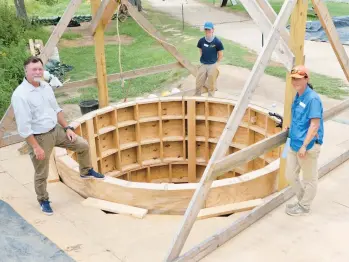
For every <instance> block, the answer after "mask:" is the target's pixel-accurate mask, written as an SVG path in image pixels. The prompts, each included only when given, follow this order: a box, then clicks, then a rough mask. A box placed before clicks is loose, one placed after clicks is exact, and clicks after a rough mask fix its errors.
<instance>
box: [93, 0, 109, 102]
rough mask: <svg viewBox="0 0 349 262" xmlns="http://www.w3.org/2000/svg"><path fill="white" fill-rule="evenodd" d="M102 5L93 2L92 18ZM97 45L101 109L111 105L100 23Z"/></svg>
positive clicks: (94, 0)
mask: <svg viewBox="0 0 349 262" xmlns="http://www.w3.org/2000/svg"><path fill="white" fill-rule="evenodd" d="M100 4H101V1H100V0H91V13H92V18H94V17H96V13H97V11H98V8H99V6H100ZM93 39H94V43H95V61H96V69H97V85H98V101H99V106H100V108H102V107H105V106H107V105H108V104H109V95H108V84H107V69H106V62H105V50H104V29H103V25H102V24H101V23H100V24H99V25H98V26H97V28H96V32H95V34H94V36H93Z"/></svg>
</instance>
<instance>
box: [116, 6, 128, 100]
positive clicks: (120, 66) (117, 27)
mask: <svg viewBox="0 0 349 262" xmlns="http://www.w3.org/2000/svg"><path fill="white" fill-rule="evenodd" d="M121 5H122V3H120V2H119V5H118V10H117V14H118V15H119V14H120V7H121ZM116 33H117V35H118V41H119V68H120V79H121V89H122V90H123V89H124V87H125V80H124V78H123V77H122V64H121V39H120V32H119V19H116ZM126 100H127V94H126V92H125V97H124V102H126Z"/></svg>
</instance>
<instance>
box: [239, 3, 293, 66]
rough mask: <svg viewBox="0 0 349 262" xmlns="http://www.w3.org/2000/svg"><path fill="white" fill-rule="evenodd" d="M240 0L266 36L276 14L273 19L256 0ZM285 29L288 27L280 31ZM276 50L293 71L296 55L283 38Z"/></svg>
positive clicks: (281, 59) (282, 61) (282, 60)
mask: <svg viewBox="0 0 349 262" xmlns="http://www.w3.org/2000/svg"><path fill="white" fill-rule="evenodd" d="M240 2H241V4H242V5H243V6H244V8H245V9H246V11H247V12H248V13H249V14H250V16H251V17H252V19H253V20H254V22H255V24H256V25H258V26H259V28H260V29H261V31H262V33H263V34H264V35H266V36H267V35H269V33H270V31H271V29H272V26H273V24H272V23H274V21H275V18H276V15H275V18H274V19H273V21H271V20H270V19H269V18H268V17H267V16H266V15H265V13H264V12H263V10H262V8H261V7H260V6H259V5H258V4H257V3H256V2H255V1H250V0H240ZM283 29H284V30H283ZM285 30H286V28H280V32H284V31H285ZM274 51H275V53H276V55H277V56H278V57H279V59H280V61H281V63H282V64H283V65H284V66H285V68H286V69H287V70H288V71H291V69H292V67H293V66H294V55H293V53H292V52H291V50H290V49H289V47H288V45H287V43H286V42H285V40H284V39H283V38H281V39H280V40H279V43H278V44H277V46H276V47H275V50H274Z"/></svg>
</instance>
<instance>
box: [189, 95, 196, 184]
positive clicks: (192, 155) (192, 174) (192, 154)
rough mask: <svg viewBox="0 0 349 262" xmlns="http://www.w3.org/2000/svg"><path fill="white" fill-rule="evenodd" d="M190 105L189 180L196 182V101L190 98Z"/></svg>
mask: <svg viewBox="0 0 349 262" xmlns="http://www.w3.org/2000/svg"><path fill="white" fill-rule="evenodd" d="M187 106H188V181H189V183H193V182H196V112H195V111H196V109H195V108H196V101H195V100H194V99H190V100H188V101H187Z"/></svg>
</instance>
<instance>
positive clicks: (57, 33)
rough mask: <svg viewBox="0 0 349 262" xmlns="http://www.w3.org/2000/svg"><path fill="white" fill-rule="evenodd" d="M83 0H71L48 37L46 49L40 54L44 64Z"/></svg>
mask: <svg viewBox="0 0 349 262" xmlns="http://www.w3.org/2000/svg"><path fill="white" fill-rule="evenodd" d="M81 2H82V0H71V1H70V3H69V5H68V7H67V9H66V10H65V11H64V14H63V16H62V18H61V19H60V20H59V22H58V24H57V26H56V27H55V29H54V30H53V32H52V34H51V36H50V38H49V39H48V41H47V43H46V45H45V47H44V50H43V51H42V53H41V54H40V58H41V59H42V62H43V63H44V64H46V62H47V60H48V59H49V58H50V56H51V54H52V51H53V49H54V47H55V46H56V45H57V43H58V41H59V39H60V38H61V36H62V35H63V33H64V31H65V29H66V28H67V26H68V24H69V22H70V20H71V19H72V17H73V15H74V14H75V12H76V10H78V9H79V6H80V4H81Z"/></svg>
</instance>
